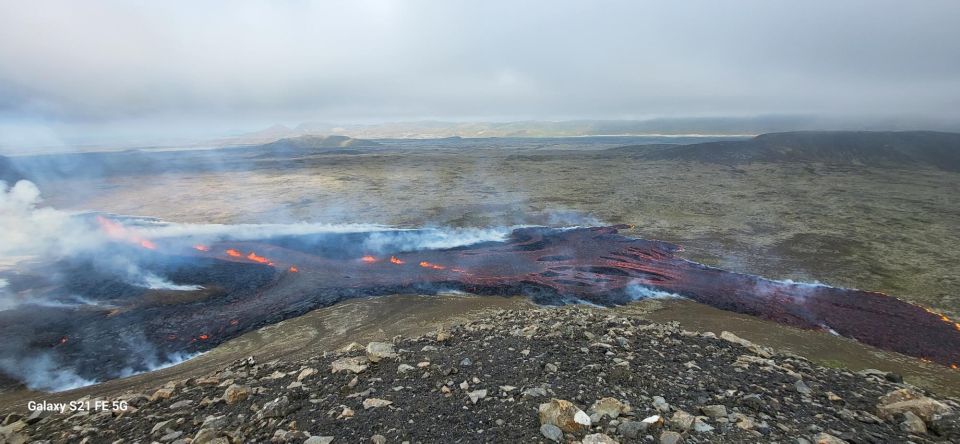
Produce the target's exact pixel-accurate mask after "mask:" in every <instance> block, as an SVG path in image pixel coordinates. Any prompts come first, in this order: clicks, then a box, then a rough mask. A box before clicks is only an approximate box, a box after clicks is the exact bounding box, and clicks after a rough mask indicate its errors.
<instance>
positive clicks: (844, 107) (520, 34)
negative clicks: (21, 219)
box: [0, 0, 960, 153]
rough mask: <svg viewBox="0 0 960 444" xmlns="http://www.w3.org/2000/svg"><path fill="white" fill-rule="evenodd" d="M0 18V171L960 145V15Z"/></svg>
mask: <svg viewBox="0 0 960 444" xmlns="http://www.w3.org/2000/svg"><path fill="white" fill-rule="evenodd" d="M0 12H2V14H0V60H2V63H0V147H2V149H3V150H4V152H6V153H11V152H20V153H22V152H25V151H26V152H29V150H30V149H31V148H33V147H46V148H47V149H50V148H59V149H65V150H71V149H76V147H70V146H71V145H77V144H79V145H94V146H101V147H102V146H111V145H124V146H138V145H139V146H154V145H164V144H178V143H187V142H197V141H205V140H209V139H218V138H221V137H227V136H237V135H240V134H244V133H249V132H254V131H258V130H261V129H263V128H267V127H269V126H271V125H273V124H277V123H279V124H285V125H288V126H296V125H299V124H301V123H304V122H329V123H330V125H328V126H330V127H334V128H335V127H338V126H339V125H346V124H370V123H383V122H412V121H419V120H440V121H453V122H511V121H530V120H534V121H567V120H584V119H590V120H647V119H661V118H669V119H673V118H691V117H693V118H704V117H706V118H720V119H728V120H727V121H726V122H727V123H734V124H733V125H727V127H726V128H718V127H723V125H722V124H719V125H718V124H714V125H711V126H708V127H704V126H703V125H696V124H694V125H686V126H687V127H688V128H683V127H684V125H682V124H680V125H677V124H669V123H668V124H665V125H656V124H654V125H646V126H640V127H638V128H637V129H636V131H635V132H638V133H661V132H662V133H674V132H678V131H688V132H722V133H725V134H730V133H740V134H757V133H761V132H770V131H788V130H798V129H939V130H957V129H958V127H957V123H956V122H957V121H958V117H960V114H958V111H957V110H958V109H960V107H958V106H957V105H958V103H960V77H958V76H957V72H958V69H960V59H958V58H957V57H956V54H957V51H956V49H957V44H956V42H957V41H960V31H958V30H957V26H955V25H956V23H955V21H956V17H957V16H958V15H960V5H958V4H957V3H956V2H953V1H949V0H934V1H925V2H899V1H888V0H884V1H862V0H858V1H846V2H830V1H813V2H787V1H760V0H744V1H738V2H735V3H734V4H733V5H726V4H721V3H718V2H711V1H694V2H682V3H678V2H630V1H610V2H604V4H603V5H602V7H601V6H597V5H591V4H579V3H575V2H523V3H520V4H518V3H516V2H505V1H495V2H482V3H476V2H467V1H450V2H415V3H410V4H402V5H401V4H397V3H396V2H392V1H385V0H363V1H333V2H283V3H280V4H265V3H262V2H256V1H239V2H209V3H202V4H196V3H194V2H177V1H174V2H162V3H151V2H146V3H142V2H134V3H128V2H120V1H101V2H93V3H83V4H81V3H77V2H69V1H60V2H53V3H50V2H45V3H43V4H38V3H35V2H6V3H5V4H4V5H3V6H0ZM36 29H43V30H44V31H43V32H39V33H36V32H33V30H36ZM27 35H29V38H26V37H24V36H27ZM731 118H732V119H734V120H729V119H731ZM744 118H746V119H747V120H748V123H745V124H744V123H738V122H737V120H736V119H744ZM720 122H721V123H722V122H724V121H723V120H721V121H720ZM681 123H682V122H681ZM434 133H435V132H433V131H423V130H422V129H417V128H414V129H411V130H409V131H406V132H399V131H394V132H382V133H381V134H385V135H387V136H389V137H399V136H402V135H405V134H407V135H414V136H416V135H420V136H430V135H432V134H434ZM455 133H456V132H455V131H445V132H442V134H455ZM571 133H575V132H571V131H557V132H554V133H551V132H541V133H539V135H570V134H571ZM494 134H497V135H502V133H494ZM534 134H537V133H536V132H534ZM347 135H353V134H347ZM463 135H464V136H477V135H478V134H477V133H475V132H466V133H465V134H463ZM480 135H482V134H480Z"/></svg>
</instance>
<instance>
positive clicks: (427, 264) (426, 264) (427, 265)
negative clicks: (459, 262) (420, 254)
mask: <svg viewBox="0 0 960 444" xmlns="http://www.w3.org/2000/svg"><path fill="white" fill-rule="evenodd" d="M420 266H421V267H423V268H431V269H434V270H445V269H446V268H447V267H444V266H443V265H437V264H431V263H430V262H427V261H420Z"/></svg>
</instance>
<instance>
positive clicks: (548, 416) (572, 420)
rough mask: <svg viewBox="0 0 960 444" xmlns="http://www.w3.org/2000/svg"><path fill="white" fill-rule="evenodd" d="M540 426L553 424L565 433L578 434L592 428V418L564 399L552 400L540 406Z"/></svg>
mask: <svg viewBox="0 0 960 444" xmlns="http://www.w3.org/2000/svg"><path fill="white" fill-rule="evenodd" d="M539 417H540V424H553V425H555V426H557V427H559V428H560V430H563V431H564V432H569V433H573V432H578V431H580V430H583V429H587V428H589V427H590V416H588V415H587V414H586V413H584V412H583V410H580V409H579V408H577V406H575V405H573V403H571V402H570V401H567V400H563V399H552V400H550V402H546V403H543V404H540V408H539Z"/></svg>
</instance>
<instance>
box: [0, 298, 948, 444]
mask: <svg viewBox="0 0 960 444" xmlns="http://www.w3.org/2000/svg"><path fill="white" fill-rule="evenodd" d="M528 327H536V330H537V331H538V332H549V333H546V334H542V335H541V334H534V335H530V336H528V335H525V334H519V335H514V334H513V333H512V332H514V331H521V330H523V329H526V328H528ZM531 330H533V329H531ZM450 332H451V334H452V335H453V337H454V338H456V340H451V341H448V342H447V343H445V344H444V345H443V346H442V347H434V348H433V349H429V348H428V349H426V350H423V349H424V347H425V345H429V344H436V342H435V341H436V338H435V337H434V334H432V333H431V334H429V335H425V336H422V337H416V338H400V339H396V342H395V343H394V344H395V347H396V350H398V351H400V350H422V351H419V352H417V353H416V359H417V360H422V361H423V362H429V363H430V364H429V365H428V366H427V367H426V368H425V370H424V371H423V374H422V375H418V377H411V376H409V375H408V374H399V373H398V371H397V370H398V368H399V365H398V364H400V363H394V364H391V363H389V362H387V363H384V362H383V361H381V363H380V364H379V365H369V366H368V367H367V368H366V369H364V373H363V374H362V381H361V377H360V376H358V375H355V374H354V373H352V372H350V371H343V372H327V373H324V372H318V373H314V374H312V375H310V376H308V377H307V379H306V380H305V381H307V380H309V381H310V383H309V384H304V385H303V387H301V388H298V389H296V390H290V389H288V388H287V387H289V385H290V382H291V381H292V380H293V379H294V378H292V376H293V375H299V374H301V373H303V371H304V369H307V368H316V369H322V368H326V366H332V364H333V362H335V361H338V360H340V359H344V358H346V356H344V355H342V354H337V353H332V352H331V353H327V354H312V355H309V356H308V357H304V358H294V359H290V360H279V361H275V362H270V363H265V364H253V365H247V364H243V363H239V364H238V363H232V364H229V365H227V366H225V368H222V369H219V370H218V371H214V372H212V373H211V374H210V375H202V376H197V377H196V379H195V380H193V383H190V382H188V381H175V383H174V384H171V385H170V386H168V387H164V388H166V389H170V390H173V392H172V393H171V394H170V397H169V398H168V399H163V400H158V401H152V402H146V401H144V400H143V397H142V396H141V395H137V394H123V395H120V396H116V397H114V396H113V395H111V394H108V393H102V394H101V393H98V392H97V390H98V386H93V387H90V388H87V389H85V390H87V393H90V396H89V397H87V398H82V399H85V400H94V399H101V400H111V399H120V398H122V399H140V401H137V402H138V404H139V407H138V408H139V410H137V411H136V412H135V413H134V412H132V411H130V410H128V411H126V412H123V414H121V415H112V414H111V412H109V411H108V412H102V413H99V414H84V413H82V412H81V413H77V414H73V415H59V414H46V415H45V414H42V413H41V412H34V413H31V414H30V415H29V416H30V417H31V418H34V419H31V420H30V421H27V420H25V419H23V418H18V417H17V416H16V415H15V416H11V417H10V418H9V419H5V420H4V422H7V423H8V424H7V425H6V426H0V442H7V441H10V442H44V441H50V442H83V440H84V439H86V440H87V442H109V443H113V442H117V441H123V442H135V441H138V442H149V441H150V440H151V439H152V440H155V441H157V442H160V439H168V440H171V439H172V441H170V442H175V443H177V444H186V442H187V441H188V439H189V438H187V437H193V442H194V444H213V443H216V444H229V443H231V442H257V443H260V442H283V441H287V442H294V443H302V442H304V441H305V440H308V439H312V437H310V436H309V435H308V434H307V433H305V432H303V431H301V430H300V429H305V430H308V431H310V432H313V433H318V434H319V433H323V434H325V435H329V436H328V437H334V438H335V439H334V442H366V441H369V440H370V439H371V436H372V435H374V434H379V435H381V436H382V437H383V438H384V439H386V440H387V441H388V442H396V443H402V442H404V441H408V442H411V443H415V442H452V441H458V440H459V441H463V442H472V441H485V442H537V441H543V442H555V441H554V439H557V440H558V441H556V442H565V441H577V440H580V441H581V442H582V441H585V440H588V439H589V440H599V442H604V440H605V439H606V438H604V437H603V436H591V437H590V438H587V437H586V435H598V434H606V435H607V437H610V438H613V439H617V440H621V441H623V442H637V441H649V440H648V439H646V436H650V437H651V438H650V439H652V441H651V442H656V441H657V437H659V438H660V439H662V440H665V441H667V442H674V441H677V440H678V439H684V440H686V441H689V442H698V443H704V442H721V443H740V442H780V443H794V442H796V443H807V442H809V441H804V439H807V440H811V439H812V437H813V436H816V435H818V434H820V433H827V434H830V435H832V436H833V437H835V438H836V439H844V440H848V441H851V442H854V441H855V442H865V443H866V442H869V443H873V442H876V443H880V442H891V443H894V442H896V443H899V442H910V441H912V442H917V443H923V442H925V441H924V440H927V441H930V442H943V441H951V440H952V441H957V442H960V430H958V425H957V424H958V423H960V421H958V416H957V413H956V410H957V408H956V407H955V406H957V405H960V404H957V400H953V399H949V398H939V399H934V395H933V394H931V393H926V392H921V391H919V390H917V389H906V390H904V389H905V386H903V385H897V384H895V383H893V382H891V381H889V380H888V379H886V378H884V377H876V376H869V377H867V378H865V377H863V376H861V375H856V374H853V373H851V372H847V371H844V370H838V369H831V368H824V367H819V366H817V365H815V364H813V363H812V362H809V361H806V360H804V359H802V358H799V357H795V356H788V355H785V354H779V353H773V355H772V357H770V358H760V357H758V356H755V355H750V356H753V357H754V358H756V359H763V360H765V361H770V362H772V364H770V365H769V366H765V367H764V368H763V369H759V368H758V367H757V364H749V365H750V366H751V367H750V369H749V370H747V371H744V370H743V369H741V368H738V367H736V366H734V365H733V364H734V363H735V362H737V361H738V360H739V359H740V358H741V357H742V356H743V355H744V349H743V348H742V346H741V345H738V344H731V343H730V342H728V341H726V340H721V339H719V338H711V337H708V336H705V335H698V334H693V333H691V332H685V331H683V330H682V329H680V328H679V326H678V325H675V324H666V325H663V324H653V323H650V322H648V321H645V320H643V319H640V318H637V317H633V316H624V315H620V314H617V313H615V312H611V311H607V310H605V309H601V308H589V307H559V308H542V309H524V310H513V311H491V312H490V313H485V314H483V315H482V316H478V318H477V319H476V320H474V321H468V322H467V323H465V324H463V325H460V326H453V327H451V328H450ZM584 332H589V333H590V335H586V334H584ZM617 337H622V338H624V340H625V341H626V345H623V344H621V342H623V341H619V340H616V339H615V338H617ZM561 339H562V340H561ZM602 343H613V344H617V345H616V346H615V348H614V349H608V348H606V347H600V346H596V345H595V344H602ZM584 349H586V350H587V351H586V352H584V351H583V350H584ZM521 350H530V353H529V355H528V356H526V357H524V356H523V355H522V354H520V353H519V351H521ZM359 352H360V350H354V351H353V352H352V353H357V354H360V353H359ZM607 352H611V353H613V355H610V354H608V353H607ZM399 354H400V355H401V356H403V354H404V352H399ZM467 356H469V357H470V358H471V360H472V361H473V366H471V367H462V368H461V367H460V366H459V363H460V362H461V361H462V360H463V359H464V358H465V357H467ZM355 357H356V358H358V359H359V360H360V361H361V362H362V363H363V364H364V365H365V364H367V363H368V362H369V361H368V359H367V357H366V356H365V354H364V355H361V356H355ZM534 357H535V358H534ZM618 359H619V360H620V361H617V360H618ZM621 361H623V362H629V364H630V365H629V367H625V366H622V365H620V364H619V362H621ZM547 362H549V363H554V364H555V365H557V366H558V368H562V369H564V371H563V372H562V377H560V375H558V374H555V373H546V372H544V371H543V364H544V363H547ZM689 363H693V364H695V365H696V368H694V367H692V366H690V365H688V364H689ZM452 368H461V373H464V374H463V375H462V376H459V377H456V379H454V378H455V377H454V376H452V375H453V373H449V374H448V373H447V372H446V371H445V370H446V369H452ZM574 369H575V370H574ZM441 370H444V371H441ZM274 373H277V374H279V373H282V374H284V375H286V376H285V377H283V378H279V379H270V378H264V376H268V375H271V374H274ZM795 374H802V376H803V381H804V382H805V384H809V386H810V387H813V388H815V390H814V391H813V393H811V396H800V395H798V393H797V391H796V390H795V385H794V383H795V382H796V381H797V380H798V378H797V377H796V376H795ZM212 376H216V377H218V378H220V379H221V385H220V386H213V385H207V384H199V383H197V381H199V380H201V379H203V378H208V377H212ZM250 381H256V384H257V386H256V388H252V387H251V388H248V387H247V386H246V385H242V384H250ZM461 382H462V383H464V387H465V388H464V389H462V392H459V390H461V389H459V388H457V386H458V384H460V383H461ZM174 387H176V388H175V389H174ZM480 387H490V388H496V391H495V392H490V391H489V390H490V389H489V388H486V389H480ZM821 388H823V389H825V388H829V389H830V391H829V393H832V394H834V395H836V397H837V398H839V399H841V401H837V400H831V396H830V394H828V392H827V390H822V391H821V390H820V389H821ZM144 389H146V388H144ZM225 390H226V391H225ZM481 390H487V395H486V397H484V398H482V399H481V398H480V396H479V395H480V393H477V392H481ZM234 391H236V392H237V393H236V395H231V393H232V392H234ZM151 392H152V391H151ZM393 392H396V393H395V394H396V395H397V396H395V397H393V398H394V399H392V400H387V399H382V398H384V397H386V396H388V395H386V394H387V393H393ZM454 392H456V393H457V394H458V395H459V396H453V395H452V393H454ZM240 393H242V394H243V395H240ZM481 393H482V392H481ZM445 394H446V395H445ZM470 394H473V395H474V398H476V400H477V403H476V404H472V401H473V399H469V400H468V398H470ZM51 396H54V395H51ZM551 397H552V398H556V399H553V400H551V401H549V402H544V398H546V399H548V400H549V399H550V398H551ZM221 398H222V399H223V400H224V401H225V402H212V401H211V400H212V399H218V400H219V399H221ZM251 398H253V399H251ZM567 400H569V401H567ZM667 400H669V401H670V402H669V403H667ZM184 401H190V402H191V403H190V406H189V407H187V408H181V409H177V410H170V406H171V405H186V404H187V403H186V402H184ZM481 401H482V402H481ZM570 401H574V402H577V403H584V402H587V403H589V402H593V404H591V405H590V409H588V411H590V412H591V413H592V414H593V415H594V416H595V417H596V418H597V419H598V421H597V422H596V423H595V422H593V421H592V420H591V418H590V416H588V415H587V413H585V412H583V411H581V410H580V409H579V408H578V407H577V406H576V405H574V404H573V403H572V402H570ZM902 403H908V404H902ZM917 403H920V404H921V405H923V406H927V407H931V408H928V409H926V410H929V411H930V412H931V415H932V416H929V418H927V419H926V421H928V422H927V423H926V424H925V427H926V428H927V430H928V432H927V434H925V435H924V434H923V433H922V428H921V427H920V424H921V423H923V422H924V420H925V419H924V418H923V417H922V416H921V415H919V414H918V412H919V411H920V410H915V407H917V406H916V404H917ZM360 405H363V406H364V407H365V410H362V411H359V412H354V411H353V409H359V406H360ZM630 405H634V406H640V407H639V408H636V409H635V410H637V412H636V413H637V416H633V414H634V411H633V410H634V409H630V410H628V409H627V408H628V406H630ZM194 406H196V408H194ZM894 406H896V407H897V409H900V408H902V411H901V410H897V409H894V408H893V407H894ZM381 407H386V408H381ZM617 407H619V408H617ZM943 407H946V408H949V409H951V410H950V411H947V412H943V413H934V412H941V411H943ZM2 408H4V406H0V409H2ZM884 408H886V409H887V410H891V411H896V412H897V413H892V412H891V413H890V415H891V416H889V419H887V418H884V419H880V418H877V417H876V416H874V415H873V414H871V413H869V412H878V413H879V411H880V410H882V409H884ZM658 409H659V410H658ZM731 409H732V410H731ZM534 410H537V411H538V418H537V419H534V418H533V416H532V415H531V412H533V411H534ZM618 410H619V413H617V411H618ZM12 411H14V412H15V413H16V414H17V415H20V416H24V415H25V414H26V411H25V410H24V411H18V410H12ZM658 411H662V412H664V413H661V414H662V415H665V416H667V417H669V418H670V421H669V424H668V425H666V426H664V424H663V418H662V417H661V416H660V415H661V414H656V415H651V414H653V413H655V412H658ZM524 412H526V413H524ZM687 412H690V413H687ZM693 412H703V413H704V415H705V416H704V417H694V416H693ZM724 413H726V414H725V415H724ZM615 414H616V417H615V418H614V417H613V416H614V415H615ZM644 417H646V419H643V420H639V419H638V418H644ZM708 417H709V418H713V419H711V420H709V421H710V422H709V423H707V422H706V421H707V419H706V418H708ZM691 419H692V423H691ZM534 421H536V422H534ZM538 423H539V424H538ZM588 424H589V425H588ZM372 425H375V426H376V429H372V428H371V427H372ZM454 425H466V427H463V426H454ZM474 425H475V426H474ZM155 427H156V428H155ZM563 427H566V428H567V429H568V430H570V431H566V432H565V431H564V430H563V429H562V428H563ZM480 430H482V432H480ZM684 430H686V431H685V432H684ZM175 432H182V435H179V436H178V437H177V438H174V436H176V433H175ZM680 432H683V433H682V434H681V433H680ZM564 433H567V435H564ZM13 434H17V435H19V436H17V437H12V436H13ZM24 436H29V437H28V438H25V437H24ZM144 437H149V439H146V440H145V439H144ZM804 437H805V438H804ZM818 438H825V436H819V437H818ZM378 439H379V438H378ZM5 440H6V441H5ZM314 441H316V440H314ZM825 442H837V441H825Z"/></svg>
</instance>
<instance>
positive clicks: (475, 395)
mask: <svg viewBox="0 0 960 444" xmlns="http://www.w3.org/2000/svg"><path fill="white" fill-rule="evenodd" d="M467 397H469V398H470V402H472V403H474V404H476V403H477V401H480V400H481V399H483V398H486V397H487V391H486V390H474V391H472V392H469V393H467Z"/></svg>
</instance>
